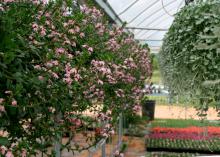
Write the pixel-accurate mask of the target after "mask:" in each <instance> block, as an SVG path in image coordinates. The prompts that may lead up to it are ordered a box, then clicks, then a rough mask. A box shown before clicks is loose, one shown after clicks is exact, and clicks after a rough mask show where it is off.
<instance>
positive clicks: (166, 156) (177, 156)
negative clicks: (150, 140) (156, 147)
mask: <svg viewBox="0 0 220 157" xmlns="http://www.w3.org/2000/svg"><path fill="white" fill-rule="evenodd" d="M198 155H199V154H192V153H173V152H149V153H147V155H146V157H194V156H198Z"/></svg>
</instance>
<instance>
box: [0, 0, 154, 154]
mask: <svg viewBox="0 0 220 157" xmlns="http://www.w3.org/2000/svg"><path fill="white" fill-rule="evenodd" d="M71 7H72V1H71V0H65V1H63V0H57V1H49V3H45V2H44V1H38V0H34V1H22V2H13V1H8V0H5V1H2V2H1V3H0V34H1V36H0V130H3V131H4V132H5V134H6V135H4V136H3V137H1V139H0V145H1V146H2V147H1V150H2V151H1V153H2V154H4V155H11V154H14V156H22V157H25V156H30V155H36V154H37V152H39V151H40V152H42V154H44V155H45V156H55V152H54V150H52V151H51V152H48V149H47V148H48V147H51V146H53V145H54V143H60V139H61V138H62V136H63V134H64V133H66V132H69V134H70V135H71V136H70V137H69V141H68V142H67V143H65V144H62V147H61V149H65V148H67V149H68V150H69V151H73V152H74V151H81V150H84V149H88V148H89V147H91V146H92V145H94V144H95V143H96V142H97V141H98V140H99V139H101V138H103V137H108V136H110V135H111V134H112V133H114V130H113V125H114V122H115V121H117V117H118V114H119V113H120V112H125V113H126V114H135V113H134V112H136V111H137V109H139V107H138V106H139V102H140V99H141V97H142V93H141V89H142V86H143V83H144V80H145V79H146V78H147V77H149V76H150V75H151V66H150V60H149V57H148V50H147V49H145V47H143V46H140V45H139V44H138V43H137V42H136V41H135V40H134V39H133V38H132V36H131V35H129V34H127V33H125V32H123V30H122V29H121V28H118V27H116V26H112V27H109V25H108V22H106V21H105V20H103V18H102V17H103V14H102V13H101V12H100V11H99V10H97V9H96V8H88V7H86V6H82V7H81V9H80V10H79V9H76V8H75V9H74V10H73V9H72V8H71ZM88 110H89V111H91V112H92V113H94V116H93V117H94V118H88V117H85V116H84V113H85V111H88ZM94 126H95V132H94V134H89V133H88V132H86V131H85V130H86V129H87V128H88V127H94ZM77 133H82V134H83V135H84V137H85V138H86V141H87V146H80V145H79V143H74V145H71V144H72V143H71V140H72V138H73V137H74V136H75V135H76V134H77ZM1 136H2V135H1ZM12 156H13V155H12Z"/></svg>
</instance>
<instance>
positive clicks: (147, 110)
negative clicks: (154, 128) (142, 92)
mask: <svg viewBox="0 0 220 157" xmlns="http://www.w3.org/2000/svg"><path fill="white" fill-rule="evenodd" d="M155 104H156V101H155V100H146V101H144V104H142V116H144V117H147V118H148V120H154V112H155Z"/></svg>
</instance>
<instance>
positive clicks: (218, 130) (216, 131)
mask: <svg viewBox="0 0 220 157" xmlns="http://www.w3.org/2000/svg"><path fill="white" fill-rule="evenodd" d="M204 129H205V130H206V131H207V134H209V135H220V127H214V126H205V127H195V126H191V127H186V128H163V127H154V128H152V130H151V131H152V133H164V134H165V133H176V134H188V133H192V134H202V133H203V132H204Z"/></svg>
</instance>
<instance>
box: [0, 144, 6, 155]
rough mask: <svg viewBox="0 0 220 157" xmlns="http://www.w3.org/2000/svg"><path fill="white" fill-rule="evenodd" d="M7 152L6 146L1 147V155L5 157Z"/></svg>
mask: <svg viewBox="0 0 220 157" xmlns="http://www.w3.org/2000/svg"><path fill="white" fill-rule="evenodd" d="M5 152H6V148H5V146H0V153H1V154H2V155H4V154H5Z"/></svg>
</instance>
